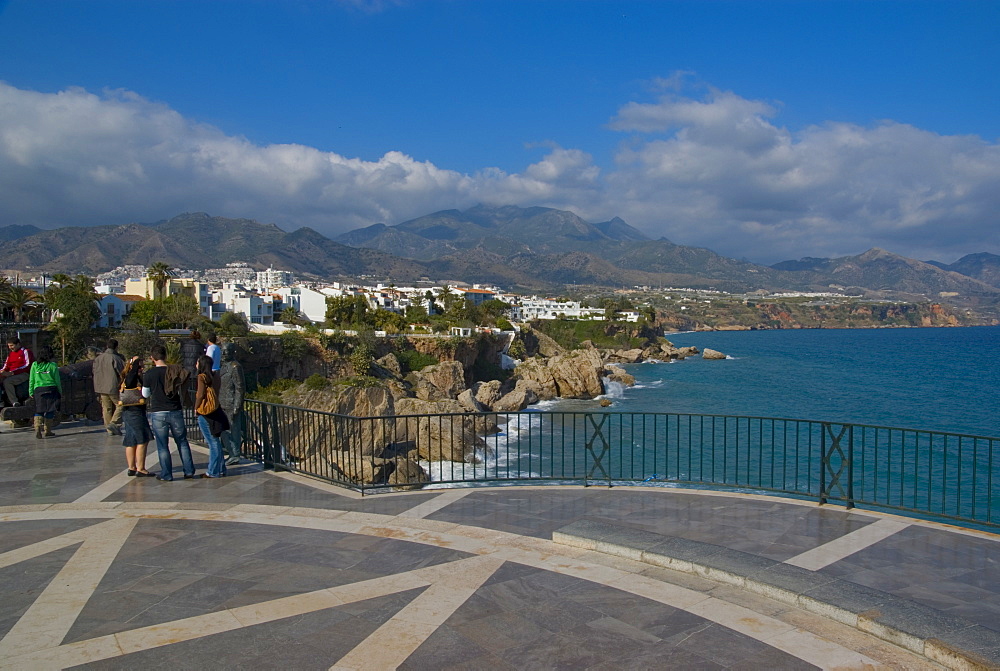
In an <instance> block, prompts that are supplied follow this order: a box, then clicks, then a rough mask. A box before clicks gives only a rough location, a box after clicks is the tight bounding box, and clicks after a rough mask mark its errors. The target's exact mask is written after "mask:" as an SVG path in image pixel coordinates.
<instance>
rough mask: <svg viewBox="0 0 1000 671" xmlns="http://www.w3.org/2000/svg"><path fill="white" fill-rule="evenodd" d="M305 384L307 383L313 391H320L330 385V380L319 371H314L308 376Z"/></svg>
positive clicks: (307, 387) (307, 386)
mask: <svg viewBox="0 0 1000 671" xmlns="http://www.w3.org/2000/svg"><path fill="white" fill-rule="evenodd" d="M303 384H305V385H306V389H309V390H311V391H320V390H322V389H326V388H327V387H329V386H330V380H328V379H326V378H325V377H323V376H322V375H320V374H319V373H313V374H312V375H310V376H309V377H307V378H306V380H305V382H304V383H303Z"/></svg>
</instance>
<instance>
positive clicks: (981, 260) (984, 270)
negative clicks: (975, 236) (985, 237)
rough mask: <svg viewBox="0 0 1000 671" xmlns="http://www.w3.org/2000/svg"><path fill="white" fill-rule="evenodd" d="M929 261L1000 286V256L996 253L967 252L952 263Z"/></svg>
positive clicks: (940, 266)
mask: <svg viewBox="0 0 1000 671" xmlns="http://www.w3.org/2000/svg"><path fill="white" fill-rule="evenodd" d="M927 263H929V264H931V265H932V266H937V267H938V268H941V269H942V270H950V271H952V272H956V273H961V274H962V275H967V276H969V277H974V278H976V279H977V280H981V281H983V282H985V283H986V284H989V285H990V286H994V287H998V288H1000V256H997V255H996V254H990V253H988V252H980V253H978V254H966V255H965V256H963V257H962V258H960V259H959V260H958V261H955V263H952V264H945V263H940V262H938V261H928V262H927Z"/></svg>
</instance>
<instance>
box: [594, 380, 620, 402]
mask: <svg viewBox="0 0 1000 671" xmlns="http://www.w3.org/2000/svg"><path fill="white" fill-rule="evenodd" d="M603 382H604V393H603V394H601V395H600V396H598V398H625V390H626V389H627V387H626V386H625V385H624V384H622V383H621V382H619V381H617V380H612V379H611V378H609V377H606V378H604V379H603Z"/></svg>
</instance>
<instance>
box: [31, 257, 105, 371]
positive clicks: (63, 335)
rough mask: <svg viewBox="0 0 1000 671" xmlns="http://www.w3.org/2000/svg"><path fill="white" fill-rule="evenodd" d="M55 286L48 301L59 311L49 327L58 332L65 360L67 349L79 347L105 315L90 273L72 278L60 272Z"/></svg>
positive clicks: (48, 292)
mask: <svg viewBox="0 0 1000 671" xmlns="http://www.w3.org/2000/svg"><path fill="white" fill-rule="evenodd" d="M53 280H54V282H55V281H56V280H58V282H57V283H55V284H54V285H53V286H50V287H49V289H48V290H47V291H46V296H45V298H46V303H47V304H48V306H49V307H50V308H51V309H53V310H55V311H56V312H57V313H58V315H59V316H58V317H56V320H55V321H54V322H52V323H51V324H50V325H49V326H48V327H46V328H48V329H50V330H52V331H55V332H56V336H57V337H58V338H59V340H60V342H61V345H62V359H63V361H65V360H66V352H67V350H68V351H71V352H75V351H77V350H79V349H80V348H81V347H82V346H83V344H84V340H85V336H86V335H87V334H88V333H89V332H90V330H91V328H92V327H93V324H94V322H96V321H97V320H98V319H100V317H101V310H100V308H98V306H97V300H98V298H97V292H95V291H94V281H93V280H92V279H91V278H89V277H87V276H86V275H77V276H76V277H75V278H70V277H69V276H68V275H56V277H55V278H53Z"/></svg>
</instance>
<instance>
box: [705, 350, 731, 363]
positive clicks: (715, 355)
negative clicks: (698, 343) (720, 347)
mask: <svg viewBox="0 0 1000 671" xmlns="http://www.w3.org/2000/svg"><path fill="white" fill-rule="evenodd" d="M701 358H702V359H709V360H716V361H718V360H722V359H725V358H726V355H725V354H723V353H722V352H719V351H717V350H714V349H709V348H707V347H706V348H705V349H704V350H702V353H701Z"/></svg>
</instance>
